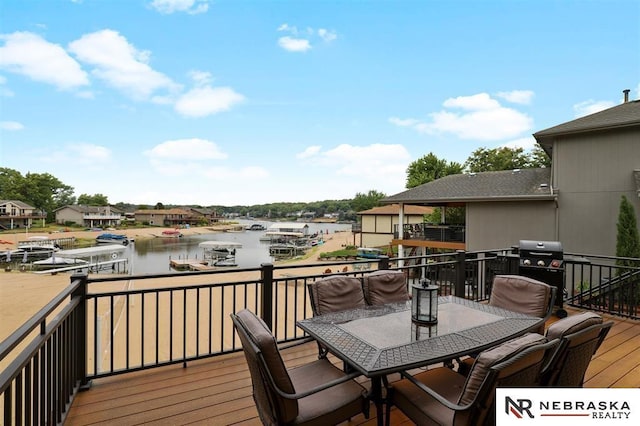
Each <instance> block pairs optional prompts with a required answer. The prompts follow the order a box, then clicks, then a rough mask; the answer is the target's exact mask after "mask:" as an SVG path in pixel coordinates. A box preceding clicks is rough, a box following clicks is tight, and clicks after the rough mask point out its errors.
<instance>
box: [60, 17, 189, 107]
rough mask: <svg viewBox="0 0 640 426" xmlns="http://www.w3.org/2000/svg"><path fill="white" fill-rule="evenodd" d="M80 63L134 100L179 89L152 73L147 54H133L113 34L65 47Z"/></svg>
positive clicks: (108, 32)
mask: <svg viewBox="0 0 640 426" xmlns="http://www.w3.org/2000/svg"><path fill="white" fill-rule="evenodd" d="M69 50H70V51H71V52H72V53H73V54H74V55H75V56H76V57H77V58H78V59H79V60H80V61H82V62H86V63H88V64H91V65H93V66H94V67H95V68H94V69H93V70H92V74H93V75H94V76H96V77H98V78H100V79H101V80H103V81H105V82H106V83H107V84H108V85H110V86H112V87H115V88H117V89H119V90H121V91H122V92H123V93H125V94H129V95H131V96H132V97H133V98H135V99H148V98H149V97H150V96H151V95H152V94H153V93H154V92H156V91H158V90H167V91H170V92H173V91H177V90H178V89H179V86H178V85H177V84H175V83H174V82H173V81H171V79H170V78H168V77H167V76H166V75H164V74H162V73H160V72H158V71H155V70H153V69H152V68H151V67H150V66H149V64H148V62H149V59H150V56H151V54H150V52H148V51H142V50H137V49H136V48H135V47H134V46H133V45H132V44H130V43H129V42H128V41H127V39H126V38H125V37H123V36H121V35H120V34H119V33H118V32H117V31H113V30H101V31H97V32H94V33H90V34H85V35H83V36H82V37H81V38H80V39H78V40H76V41H73V42H71V43H70V44H69Z"/></svg>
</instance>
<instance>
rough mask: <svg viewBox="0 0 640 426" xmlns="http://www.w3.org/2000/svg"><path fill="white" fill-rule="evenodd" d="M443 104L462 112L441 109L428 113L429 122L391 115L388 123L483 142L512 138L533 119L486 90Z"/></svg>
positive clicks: (528, 129) (524, 130) (525, 129)
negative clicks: (495, 97)
mask: <svg viewBox="0 0 640 426" xmlns="http://www.w3.org/2000/svg"><path fill="white" fill-rule="evenodd" d="M443 105H444V107H445V108H459V109H462V110H464V112H463V113H459V112H453V111H449V110H442V111H438V112H434V113H431V114H429V118H430V120H429V121H426V120H418V119H414V118H406V119H402V118H397V117H392V118H390V119H389V122H391V123H393V124H395V125H398V126H405V127H407V126H408V127H412V128H413V129H415V130H416V131H418V132H421V133H427V134H451V135H454V136H456V137H458V138H460V139H470V140H473V139H475V140H483V141H487V140H501V139H508V138H514V137H517V136H519V135H521V134H522V133H523V132H527V131H530V130H531V129H532V127H533V120H532V119H531V117H529V116H528V115H527V114H525V113H522V112H520V111H517V110H515V109H512V108H506V107H504V106H502V105H500V103H499V102H498V101H497V100H495V99H493V98H491V97H490V96H489V95H488V94H486V93H479V94H476V95H472V96H459V97H457V98H450V99H447V100H445V101H444V103H443Z"/></svg>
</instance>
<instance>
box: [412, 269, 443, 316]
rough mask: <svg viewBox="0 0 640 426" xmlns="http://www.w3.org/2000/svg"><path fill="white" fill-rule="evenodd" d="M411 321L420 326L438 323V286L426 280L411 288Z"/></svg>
mask: <svg viewBox="0 0 640 426" xmlns="http://www.w3.org/2000/svg"><path fill="white" fill-rule="evenodd" d="M411 320H412V321H415V322H417V323H420V324H435V323H437V322H438V286H436V285H431V281H429V280H427V279H422V280H420V283H419V284H413V285H412V286H411Z"/></svg>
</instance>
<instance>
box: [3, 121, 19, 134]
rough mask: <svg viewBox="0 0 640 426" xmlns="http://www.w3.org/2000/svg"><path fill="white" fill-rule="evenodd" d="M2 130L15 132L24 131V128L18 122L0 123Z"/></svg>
mask: <svg viewBox="0 0 640 426" xmlns="http://www.w3.org/2000/svg"><path fill="white" fill-rule="evenodd" d="M0 129H2V130H8V131H11V132H15V131H17V130H22V129H24V126H23V125H22V123H18V122H17V121H0Z"/></svg>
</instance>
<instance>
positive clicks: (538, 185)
mask: <svg viewBox="0 0 640 426" xmlns="http://www.w3.org/2000/svg"><path fill="white" fill-rule="evenodd" d="M550 184H551V169H549V168H540V169H522V170H505V171H499V172H482V173H468V174H457V175H449V176H445V177H443V178H440V179H437V180H434V181H431V182H428V183H425V184H423V185H420V186H417V187H415V188H412V189H409V190H407V191H404V192H401V193H399V194H395V195H392V196H390V197H387V198H385V199H383V200H382V202H384V203H444V202H470V201H506V200H511V199H519V200H522V199H531V200H534V199H538V200H539V199H553V198H555V195H554V194H552V192H551V185H550Z"/></svg>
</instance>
